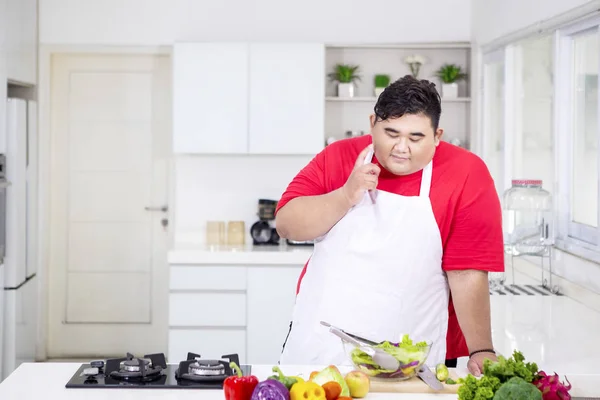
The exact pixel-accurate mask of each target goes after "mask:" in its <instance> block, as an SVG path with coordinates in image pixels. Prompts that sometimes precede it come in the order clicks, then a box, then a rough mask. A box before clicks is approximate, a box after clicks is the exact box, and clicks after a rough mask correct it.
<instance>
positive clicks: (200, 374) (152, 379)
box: [65, 353, 251, 389]
mask: <svg viewBox="0 0 600 400" xmlns="http://www.w3.org/2000/svg"><path fill="white" fill-rule="evenodd" d="M232 361H233V362H235V363H236V364H237V365H239V366H240V369H241V371H242V374H243V375H244V376H246V375H250V372H251V367H250V366H249V365H240V359H239V357H238V355H237V354H229V355H224V356H222V359H221V360H210V359H203V358H202V357H201V356H200V355H199V354H195V353H188V355H187V360H185V361H181V362H180V363H179V364H167V361H166V358H165V355H164V354H163V353H157V354H148V355H145V356H143V357H135V356H134V355H133V354H130V353H127V356H126V357H125V358H113V359H107V360H95V361H90V363H89V364H82V365H81V366H80V367H79V369H78V370H77V371H76V372H75V374H73V376H72V377H71V379H70V380H69V382H67V384H66V385H65V387H66V388H69V389H72V388H79V389H90V388H91V389H102V388H107V389H108V388H120V389H127V388H129V389H136V388H139V389H222V388H223V381H225V378H227V377H228V376H232V375H235V372H234V371H232V369H231V368H230V367H229V363H230V362H232Z"/></svg>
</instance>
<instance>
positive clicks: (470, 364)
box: [467, 360, 481, 376]
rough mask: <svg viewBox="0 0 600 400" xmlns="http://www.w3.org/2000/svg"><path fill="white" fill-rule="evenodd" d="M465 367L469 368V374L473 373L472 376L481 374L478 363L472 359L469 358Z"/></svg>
mask: <svg viewBox="0 0 600 400" xmlns="http://www.w3.org/2000/svg"><path fill="white" fill-rule="evenodd" d="M467 368H468V369H469V372H470V373H471V375H473V376H480V375H481V370H480V369H479V365H477V362H475V361H474V360H469V362H468V363H467Z"/></svg>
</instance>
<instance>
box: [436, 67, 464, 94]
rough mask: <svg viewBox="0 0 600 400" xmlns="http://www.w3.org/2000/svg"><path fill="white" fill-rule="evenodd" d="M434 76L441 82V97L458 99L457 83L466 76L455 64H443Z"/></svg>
mask: <svg viewBox="0 0 600 400" xmlns="http://www.w3.org/2000/svg"><path fill="white" fill-rule="evenodd" d="M436 76H437V77H438V78H440V79H441V80H442V97H444V98H456V97H458V81H461V80H463V79H466V78H467V74H466V73H465V72H463V70H462V68H461V67H460V66H458V65H456V64H444V65H442V66H441V67H440V69H438V70H437V72H436Z"/></svg>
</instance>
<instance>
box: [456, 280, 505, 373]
mask: <svg viewBox="0 0 600 400" xmlns="http://www.w3.org/2000/svg"><path fill="white" fill-rule="evenodd" d="M448 284H449V285H450V292H451V293H452V301H453V303H454V309H455V310H456V317H457V318H458V323H459V325H460V328H461V330H462V331H463V333H464V335H465V340H466V341H467V346H468V347H469V352H474V351H478V350H486V349H493V348H494V346H493V343H492V328H491V323H490V292H489V283H488V274H487V272H486V271H478V270H458V271H448ZM485 358H490V359H491V360H493V361H496V357H495V356H494V354H493V353H484V352H481V353H477V354H474V355H473V357H471V359H470V360H469V363H468V368H469V372H471V373H472V374H473V375H475V376H478V375H479V374H480V373H481V371H483V360H484V359H485Z"/></svg>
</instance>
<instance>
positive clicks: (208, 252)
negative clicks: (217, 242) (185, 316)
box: [168, 243, 313, 266]
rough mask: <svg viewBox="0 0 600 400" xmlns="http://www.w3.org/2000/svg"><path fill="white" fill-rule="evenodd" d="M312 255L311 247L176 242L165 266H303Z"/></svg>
mask: <svg viewBox="0 0 600 400" xmlns="http://www.w3.org/2000/svg"><path fill="white" fill-rule="evenodd" d="M312 252H313V247H312V246H289V245H287V244H285V243H284V244H280V245H264V246H253V245H246V246H209V245H203V244H193V243H178V244H176V245H175V246H173V248H172V249H171V250H170V251H169V254H168V263H169V264H177V265H186V264H194V265H201V264H211V265H215V264H242V265H262V266H267V265H298V266H304V264H305V263H306V262H307V261H308V259H309V258H310V256H311V254H312Z"/></svg>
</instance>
